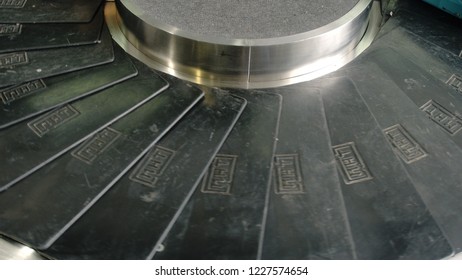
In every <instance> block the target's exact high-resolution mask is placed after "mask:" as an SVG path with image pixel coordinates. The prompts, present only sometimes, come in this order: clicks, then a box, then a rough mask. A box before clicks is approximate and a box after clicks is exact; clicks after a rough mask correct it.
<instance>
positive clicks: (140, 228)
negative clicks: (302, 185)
mask: <svg viewBox="0 0 462 280" xmlns="http://www.w3.org/2000/svg"><path fill="white" fill-rule="evenodd" d="M244 107H245V101H244V100H242V99H238V98H236V97H233V96H230V95H223V94H221V95H216V96H210V97H208V98H206V100H205V101H204V103H202V104H201V105H200V106H199V107H198V108H195V109H194V110H193V111H192V112H191V113H190V114H188V115H187V116H186V117H185V118H184V120H183V121H181V122H180V123H179V124H178V126H177V127H175V128H174V129H173V130H172V131H171V132H170V133H169V134H167V135H166V136H165V137H164V138H163V139H162V140H161V141H160V142H159V143H158V144H157V145H156V146H155V147H154V148H153V149H151V151H150V152H149V153H148V154H147V155H146V156H145V157H144V158H143V159H141V161H140V162H139V163H138V164H137V165H136V166H135V167H134V168H133V169H132V170H130V171H129V172H128V173H127V175H125V176H124V177H123V178H121V179H120V180H119V181H118V182H117V183H116V184H115V185H114V187H113V188H112V189H111V190H110V191H109V192H108V193H107V194H106V195H105V196H104V197H103V198H102V199H101V200H100V201H99V202H98V203H97V204H96V205H95V206H93V207H92V208H91V209H90V210H89V211H88V212H87V213H86V214H85V215H84V216H82V218H81V219H80V220H79V221H77V223H75V224H74V225H73V226H72V227H71V228H70V229H69V230H68V231H67V232H66V233H64V234H63V236H62V237H61V238H60V239H58V240H57V241H56V242H55V243H54V244H53V245H52V246H51V247H50V249H48V250H46V251H45V252H44V253H45V254H46V255H49V256H51V257H53V258H58V259H146V258H151V257H152V255H153V254H154V252H155V251H156V250H157V249H160V246H159V244H158V242H159V240H161V239H162V235H163V233H164V231H165V230H166V229H168V228H169V227H170V226H171V224H172V223H173V222H174V221H175V220H176V219H177V217H178V215H179V214H180V213H181V211H182V210H183V208H184V206H185V205H186V203H187V201H188V199H189V198H190V197H191V195H192V194H193V192H194V190H195V189H196V187H197V185H198V184H199V182H200V179H201V177H202V175H203V174H204V173H205V171H206V170H207V167H208V166H209V164H210V163H211V161H212V160H213V158H214V157H215V155H216V153H217V152H218V150H219V149H220V147H221V145H222V144H223V142H224V141H225V139H226V137H227V136H228V134H229V133H230V131H231V129H232V128H233V126H234V124H235V122H236V121H237V119H238V118H239V116H240V114H241V112H242V110H243V109H244ZM114 211H116V212H117V213H118V219H112V218H110V219H108V218H107V217H111V216H113V214H114V213H115V212H114ZM120 220H123V221H124V226H122V227H121V226H120Z"/></svg>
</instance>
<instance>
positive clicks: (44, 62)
mask: <svg viewBox="0 0 462 280" xmlns="http://www.w3.org/2000/svg"><path fill="white" fill-rule="evenodd" d="M113 60H114V52H113V47H112V39H111V35H110V34H109V31H108V30H107V28H104V30H103V34H102V37H101V43H99V44H92V45H86V46H78V47H71V48H57V49H49V50H36V51H19V52H16V51H15V52H10V53H4V54H0V87H6V86H9V85H16V84H20V83H23V82H28V81H32V80H36V79H41V78H45V77H50V76H54V75H59V74H63V73H68V72H72V71H77V70H81V69H85V68H90V67H93V66H98V65H101V64H105V63H110V62H112V61H113ZM50 65H52V67H50Z"/></svg>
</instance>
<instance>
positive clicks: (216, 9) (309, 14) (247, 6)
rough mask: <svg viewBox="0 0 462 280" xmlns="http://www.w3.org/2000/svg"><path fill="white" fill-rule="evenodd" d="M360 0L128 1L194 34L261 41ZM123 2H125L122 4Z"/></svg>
mask: <svg viewBox="0 0 462 280" xmlns="http://www.w3.org/2000/svg"><path fill="white" fill-rule="evenodd" d="M358 1H359V0H131V2H132V4H131V5H134V6H135V7H136V9H137V10H138V11H140V12H141V13H143V14H144V15H143V18H152V19H155V20H157V21H159V22H161V23H164V24H168V25H170V26H173V27H175V28H178V29H180V30H182V31H186V32H189V33H192V34H197V35H206V36H214V37H226V38H235V39H244V38H245V39H260V38H274V37H281V36H287V35H293V34H297V33H302V32H306V31H310V30H313V29H316V28H318V27H321V26H324V25H326V24H329V23H331V22H332V21H335V20H337V19H339V18H340V17H342V16H343V15H345V14H346V13H348V12H349V11H350V10H351V9H352V8H353V7H354V6H355V5H356V4H357V3H358ZM122 2H125V1H122Z"/></svg>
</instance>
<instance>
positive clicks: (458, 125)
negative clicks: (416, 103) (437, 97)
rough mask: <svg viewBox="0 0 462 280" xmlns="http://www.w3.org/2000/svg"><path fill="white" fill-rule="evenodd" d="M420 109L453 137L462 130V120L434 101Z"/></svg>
mask: <svg viewBox="0 0 462 280" xmlns="http://www.w3.org/2000/svg"><path fill="white" fill-rule="evenodd" d="M420 109H421V110H422V111H424V112H425V113H426V114H427V115H428V117H429V118H430V119H431V120H432V121H434V122H435V123H437V124H438V125H439V126H441V127H442V128H443V129H444V130H446V132H448V133H449V134H451V135H456V134H457V133H458V132H459V131H460V130H461V129H462V120H461V119H460V118H458V117H457V116H455V115H454V114H453V113H451V112H449V111H448V110H446V108H444V107H443V106H441V105H440V104H438V103H437V102H435V101H433V100H430V101H428V102H427V103H425V104H424V105H423V106H422V107H420Z"/></svg>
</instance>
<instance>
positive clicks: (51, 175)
mask: <svg viewBox="0 0 462 280" xmlns="http://www.w3.org/2000/svg"><path fill="white" fill-rule="evenodd" d="M202 96H203V95H202V92H201V91H200V90H199V89H194V88H191V87H189V86H187V85H186V84H184V83H182V82H178V81H176V80H173V82H172V83H171V85H170V87H169V89H167V90H166V91H164V92H163V93H161V94H160V95H159V96H156V97H155V98H153V99H151V100H149V101H148V102H146V103H145V104H143V105H142V106H141V107H140V108H138V109H136V110H135V111H134V112H132V113H130V114H128V115H127V116H125V117H123V118H122V119H120V120H118V121H117V122H115V123H113V124H112V125H111V126H109V127H106V128H105V129H103V130H102V131H101V132H99V133H97V134H96V135H94V136H93V137H91V138H90V139H88V140H87V141H85V142H84V143H83V144H81V145H80V146H78V147H76V148H75V149H74V150H72V151H69V152H67V153H66V154H65V155H63V156H61V157H60V158H58V159H56V160H55V161H53V162H52V163H50V164H49V165H47V166H46V167H44V168H42V169H40V170H39V171H37V172H35V173H34V174H32V175H31V176H29V177H27V178H26V179H24V180H23V181H21V182H19V183H18V184H16V185H15V186H14V187H13V188H11V189H9V190H7V191H6V192H5V193H4V195H2V196H0V201H3V202H0V205H1V206H0V213H1V214H0V232H2V233H3V234H5V235H7V236H9V237H11V238H13V239H16V240H18V241H20V242H22V243H25V244H28V245H29V246H32V247H34V248H40V249H45V248H47V247H48V246H49V245H50V244H52V243H53V242H54V241H55V240H56V239H57V238H58V237H59V236H60V234H62V233H63V232H65V231H66V229H67V228H69V226H71V224H72V223H73V222H74V221H76V220H77V219H78V218H79V217H80V216H82V215H83V214H84V213H85V211H86V210H88V209H90V207H92V206H93V204H94V203H96V201H97V200H98V199H99V198H100V197H102V196H103V195H104V193H105V192H107V191H108V190H109V188H110V187H111V186H112V185H113V184H115V183H116V182H117V179H118V178H120V177H121V176H123V175H124V173H126V172H127V171H128V170H129V169H130V168H131V167H132V166H133V165H134V164H135V163H136V161H137V160H138V159H139V158H140V157H141V156H142V154H143V153H146V152H147V151H148V150H149V149H150V148H151V147H152V146H153V145H154V144H155V143H156V142H157V141H158V139H159V138H160V137H162V136H163V135H164V134H165V133H167V132H168V130H169V129H170V128H171V127H172V126H173V125H174V124H175V123H176V122H178V121H179V120H180V119H181V118H182V117H183V115H184V114H185V113H187V112H188V111H189V110H190V109H191V108H192V106H194V105H195V104H196V103H197V102H198V101H200V100H201V98H202ZM120 151H123V153H121V152H120ZM28 213H29V214H28ZM18 217H22V218H20V219H18Z"/></svg>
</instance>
